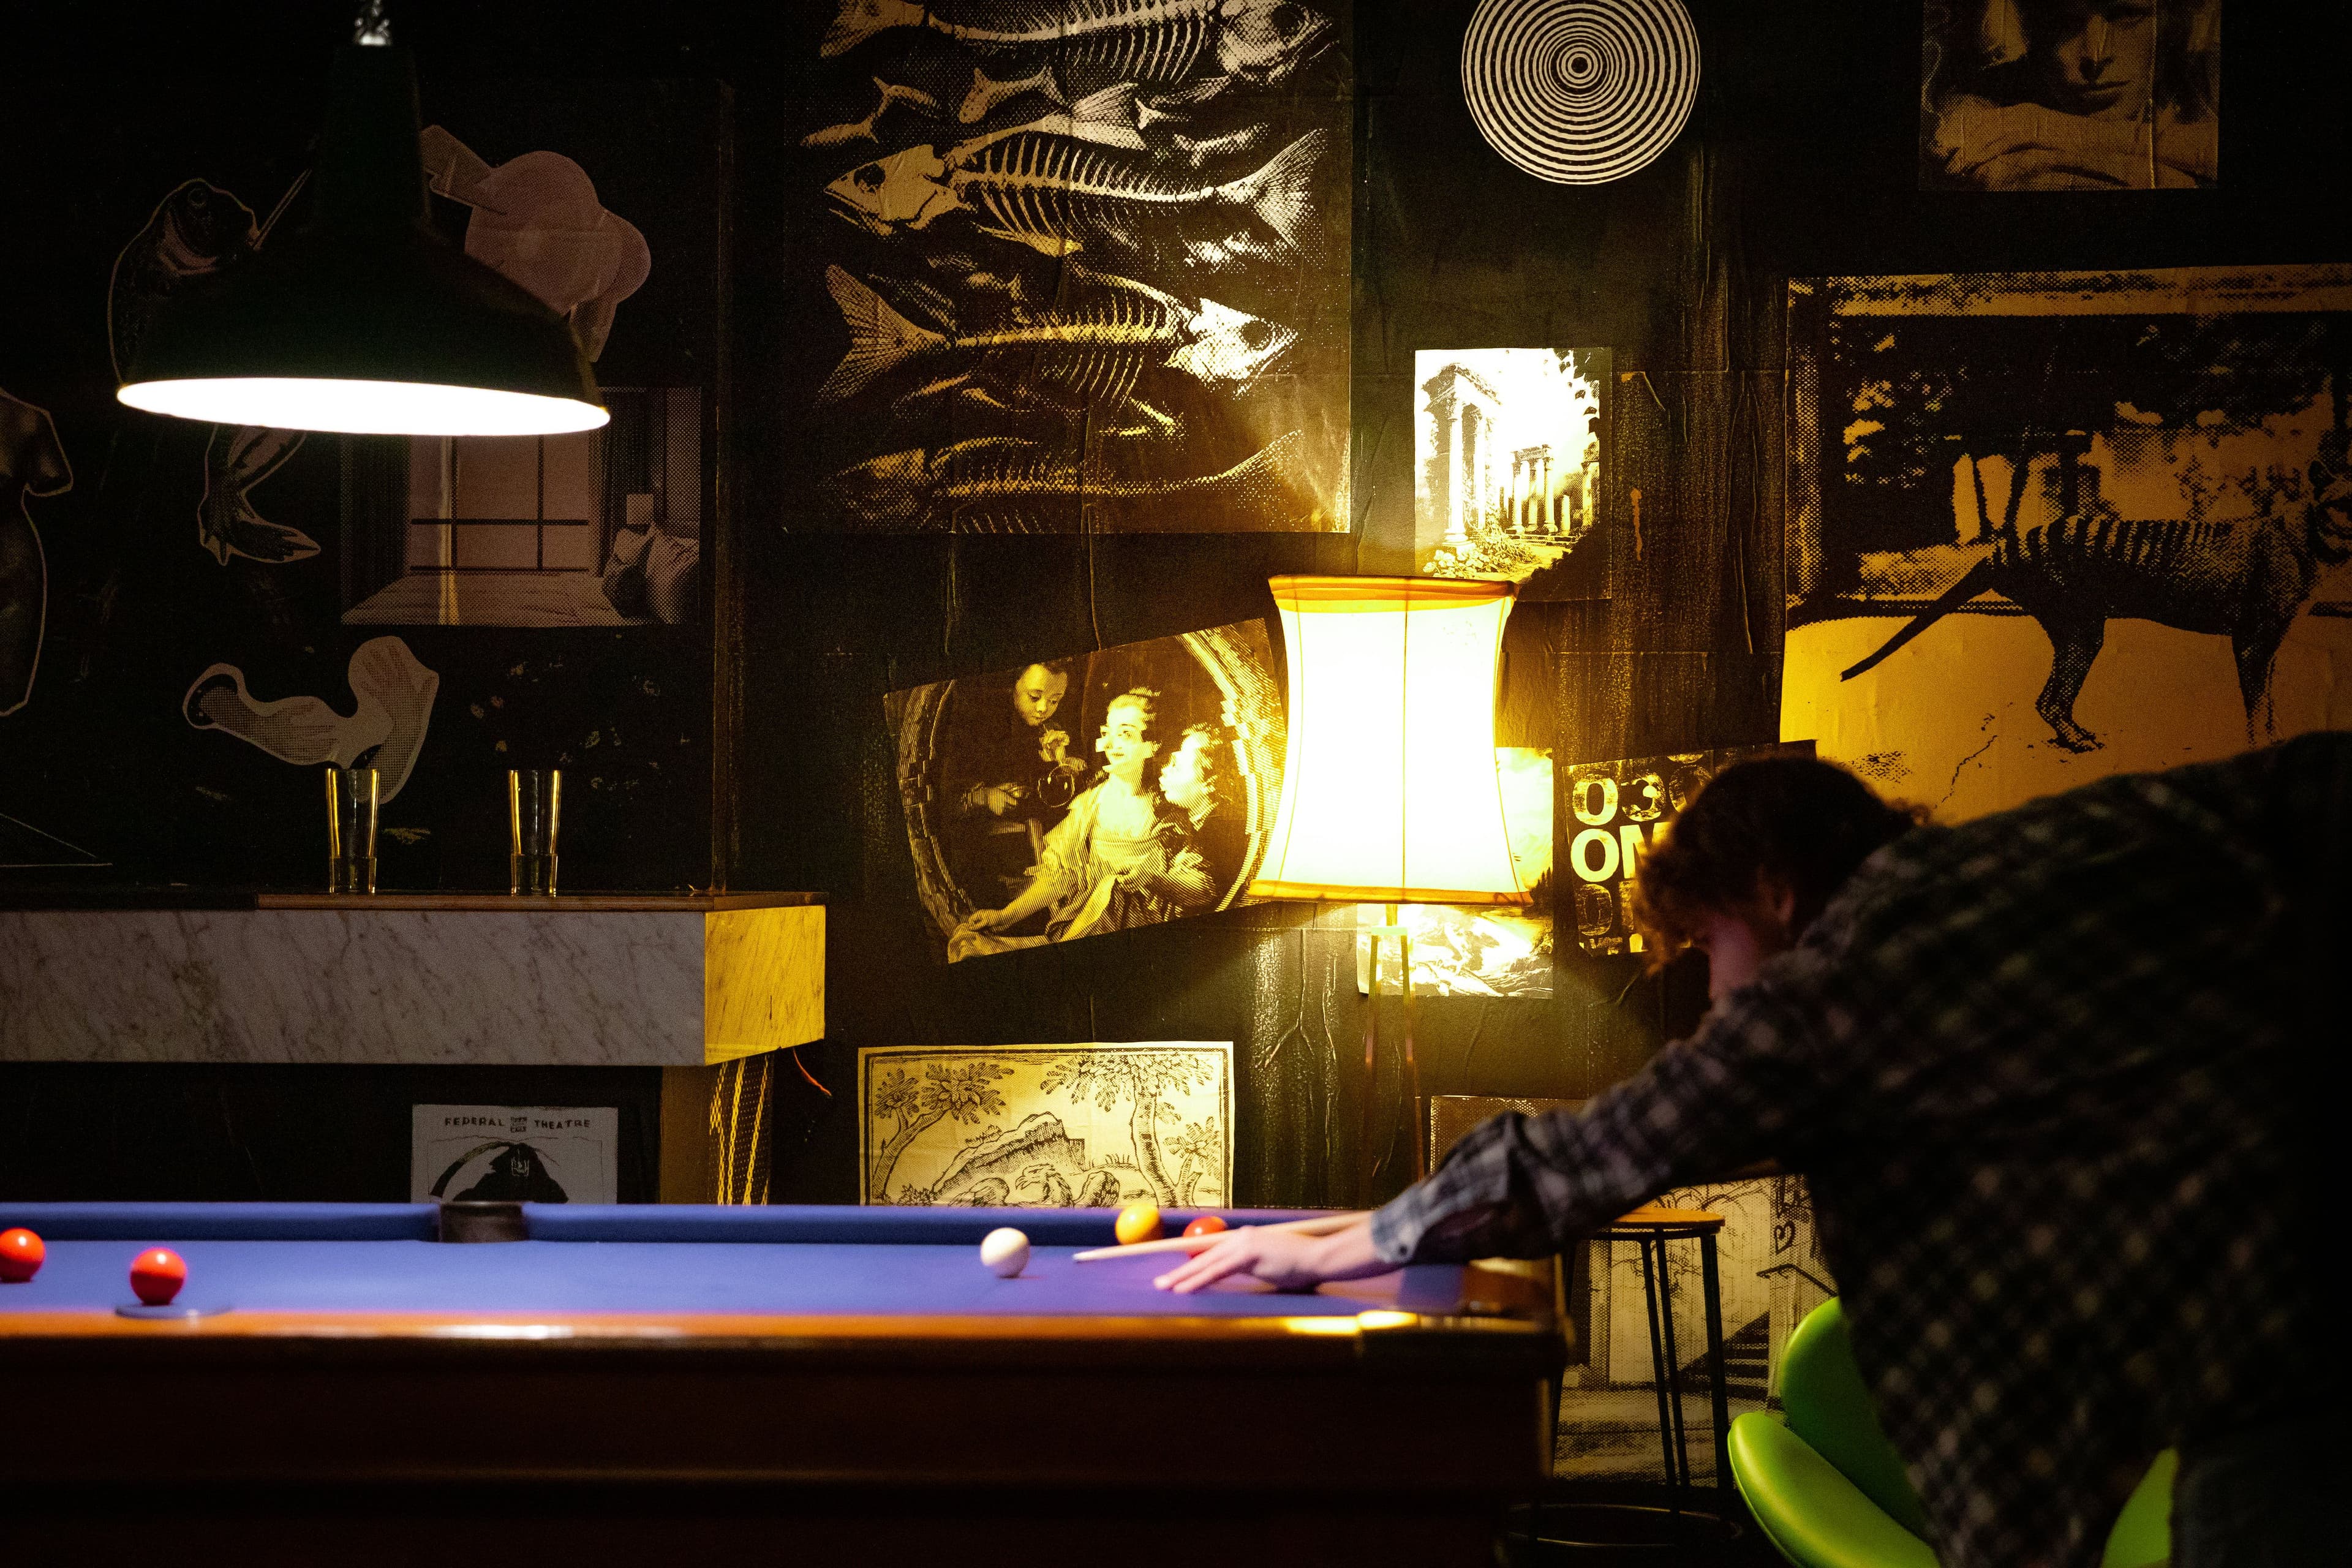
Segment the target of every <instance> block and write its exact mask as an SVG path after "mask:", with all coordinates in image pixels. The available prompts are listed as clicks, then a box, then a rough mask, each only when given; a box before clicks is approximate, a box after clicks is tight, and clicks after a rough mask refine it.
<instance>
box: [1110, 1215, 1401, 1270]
mask: <svg viewBox="0 0 2352 1568" xmlns="http://www.w3.org/2000/svg"><path fill="white" fill-rule="evenodd" d="M1371 1212H1372V1211H1371V1210H1370V1209H1356V1210H1353V1211H1351V1212H1349V1213H1348V1214H1319V1215H1315V1216H1314V1217H1313V1218H1312V1219H1286V1220H1281V1221H1278V1222H1276V1224H1273V1225H1238V1226H1234V1227H1233V1228H1232V1229H1231V1230H1213V1231H1208V1232H1206V1233H1204V1234H1202V1235H1200V1236H1163V1237H1160V1238H1159V1239H1158V1240H1156V1241H1131V1242H1129V1243H1128V1244H1127V1245H1126V1246H1124V1247H1092V1248H1089V1249H1088V1250H1087V1251H1085V1252H1078V1253H1073V1254H1072V1255H1071V1257H1070V1261H1071V1262H1073V1263H1093V1262H1095V1261H1097V1259H1100V1258H1140V1257H1142V1256H1143V1255H1144V1254H1145V1253H1147V1252H1202V1251H1206V1250H1207V1249H1208V1247H1210V1245H1211V1244H1212V1243H1213V1242H1214V1241H1215V1240H1216V1239H1217V1237H1221V1236H1239V1235H1240V1234H1241V1233H1242V1232H1243V1231H1245V1230H1288V1231H1296V1232H1297V1233H1298V1234H1299V1235H1301V1236H1328V1235H1330V1234H1331V1233H1332V1232H1333V1231H1335V1230H1345V1229H1347V1228H1348V1227H1349V1226H1351V1225H1353V1224H1355V1223H1356V1222H1357V1221H1358V1220H1360V1219H1363V1218H1365V1217H1366V1216H1368V1215H1370V1213H1371Z"/></svg>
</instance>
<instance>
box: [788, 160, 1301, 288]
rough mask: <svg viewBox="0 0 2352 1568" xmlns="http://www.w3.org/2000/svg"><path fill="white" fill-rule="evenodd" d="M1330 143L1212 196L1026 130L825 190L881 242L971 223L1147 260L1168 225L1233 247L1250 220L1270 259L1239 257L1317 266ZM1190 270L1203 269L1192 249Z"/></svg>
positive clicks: (1045, 248)
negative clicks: (1323, 171)
mask: <svg viewBox="0 0 2352 1568" xmlns="http://www.w3.org/2000/svg"><path fill="white" fill-rule="evenodd" d="M1323 142H1324V133H1323V132H1320V131H1310V132H1307V134H1306V135H1304V136H1301V137H1300V138H1298V140H1297V141H1296V142H1292V143H1291V144H1290V145H1289V146H1287V147H1286V148H1284V149H1283V150H1282V151H1281V152H1280V153H1276V154H1275V156H1274V157H1272V158H1271V159H1269V160H1267V162H1266V163H1265V167H1264V168H1261V169H1259V170H1258V171H1257V172H1256V173H1255V174H1246V175H1244V176H1243V177H1241V178H1239V179H1235V180H1228V181H1225V182H1223V183H1222V184H1182V183H1180V181H1179V180H1177V179H1176V178H1174V177H1171V175H1170V174H1167V173H1166V172H1164V171H1162V170H1160V169H1158V168H1156V167H1154V166H1153V164H1152V163H1150V161H1149V160H1148V159H1144V158H1139V157H1131V156H1127V155H1123V154H1121V153H1117V152H1114V151H1112V150H1110V149H1108V148H1105V147H1100V146H1097V145H1095V144H1094V143H1092V142H1087V141H1083V140H1079V139H1077V138H1075V137H1070V136H1055V135H1045V134H1040V133H1037V132H1032V131H1030V130H1028V129H1026V128H1023V129H1019V130H1015V131H1012V132H1003V133H1001V134H999V135H994V136H986V137H982V138H981V139H979V140H978V141H976V142H971V143H968V144H966V146H964V147H961V148H954V149H950V152H949V153H948V154H947V155H946V156H944V157H943V156H941V155H940V153H936V152H934V151H933V150H932V149H931V148H929V147H912V148H909V149H908V150H907V151H905V152H903V153H893V154H892V155H891V156H889V157H887V158H877V159H876V160H875V161H874V162H872V163H865V164H861V165H860V166H858V167H857V168H856V169H853V170H851V171H850V172H849V173H848V174H844V175H843V176H842V177H841V178H839V179H837V180H835V181H834V182H833V183H832V184H829V185H827V186H826V187H825V194H826V195H828V196H830V197H832V198H833V200H834V203H835V209H836V210H837V211H838V212H839V213H840V214H841V216H844V217H845V218H847V219H848V220H849V221H851V222H853V223H856V224H858V225H860V226H864V227H866V228H868V229H871V230H873V231H874V232H875V233H877V234H879V235H884V236H889V235H895V234H898V233H901V232H905V231H908V230H919V229H924V228H928V227H929V226H930V225H931V224H933V223H935V222H937V221H938V220H939V219H940V218H941V217H944V216H948V215H950V214H951V213H959V212H960V213H965V214H968V215H970V216H972V217H973V218H974V219H976V220H977V221H978V222H979V225H980V227H981V229H982V232H984V233H987V234H992V235H995V236H997V237H1000V238H1003V239H1010V240H1013V241H1016V242H1018V243H1020V244H1022V245H1025V246H1028V247H1032V248H1034V249H1035V250H1038V251H1040V252H1042V253H1043V254H1045V255H1047V256H1053V257H1061V256H1066V255H1067V254H1068V253H1069V252H1071V251H1074V250H1082V249H1086V248H1088V247H1097V248H1107V249H1110V250H1114V251H1118V252H1125V253H1129V254H1139V253H1143V252H1145V251H1147V250H1148V249H1149V247H1150V240H1151V239H1153V238H1156V237H1159V236H1160V235H1162V234H1164V233H1165V232H1166V230H1167V228H1168V227H1169V226H1171V224H1173V225H1187V224H1189V225H1190V226H1193V227H1195V228H1197V227H1198V226H1201V225H1202V224H1204V223H1211V222H1213V224H1214V228H1213V231H1212V232H1213V233H1216V234H1219V235H1223V236H1231V235H1234V233H1235V232H1236V231H1237V229H1244V228H1246V227H1247V226H1248V222H1249V220H1253V219H1254V220H1255V221H1256V222H1257V223H1259V224H1262V225H1263V226H1265V228H1266V229H1268V230H1270V231H1271V232H1272V234H1273V235H1274V237H1275V240H1276V246H1275V247H1265V246H1264V245H1263V244H1262V243H1259V242H1255V241H1252V242H1248V243H1238V244H1234V245H1231V246H1229V247H1226V248H1227V249H1229V250H1231V251H1232V252H1234V253H1236V254H1242V255H1247V254H1252V253H1255V254H1258V255H1260V256H1263V257H1264V258H1266V259H1269V260H1285V261H1287V260H1293V259H1296V258H1299V257H1301V256H1312V255H1314V254H1316V253H1317V252H1318V250H1319V249H1320V247H1321V234H1320V230H1319V227H1318V224H1317V221H1316V213H1315V190H1314V180H1315V174H1316V170H1317V167H1318V164H1319V163H1320V162H1321V159H1322V156H1323ZM1185 248H1186V250H1187V251H1188V252H1191V253H1192V260H1193V261H1194V263H1195V264H1196V265H1197V264H1200V263H1202V261H1204V260H1205V259H1207V257H1206V254H1205V253H1204V252H1203V251H1202V248H1201V247H1199V245H1198V244H1197V242H1195V241H1194V240H1192V239H1191V238H1187V240H1186V241H1185Z"/></svg>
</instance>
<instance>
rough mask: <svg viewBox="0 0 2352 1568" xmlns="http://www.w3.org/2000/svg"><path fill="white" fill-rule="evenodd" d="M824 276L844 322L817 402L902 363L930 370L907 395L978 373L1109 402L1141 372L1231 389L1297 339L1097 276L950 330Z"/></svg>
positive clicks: (1232, 313)
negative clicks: (986, 325) (976, 326)
mask: <svg viewBox="0 0 2352 1568" xmlns="http://www.w3.org/2000/svg"><path fill="white" fill-rule="evenodd" d="M1089 280H1090V281H1091V279H1089ZM824 281H825V287H826V289H829V290H831V292H832V294H833V298H834V302H835V304H837V305H839V306H840V307H841V315H842V320H843V321H845V322H846V323H847V324H848V327H849V338H850V345H849V353H847V354H845V355H844V356H843V358H842V361H841V363H840V364H838V365H836V366H835V368H834V372H833V374H831V375H830V376H828V377H826V378H825V383H824V386H822V387H821V388H819V389H818V391H817V397H818V399H819V400H820V401H824V400H829V399H834V398H841V397H848V396H851V395H855V394H856V393H857V392H859V391H860V390H862V389H864V388H865V387H866V386H867V385H868V384H871V383H872V382H873V381H875V380H876V379H877V377H880V376H883V375H887V374H891V373H893V372H896V371H898V370H901V369H909V368H911V369H913V370H916V371H918V372H920V373H923V374H929V375H931V376H933V377H934V378H935V379H933V380H932V381H931V382H930V383H929V384H928V385H926V386H924V387H922V388H920V389H919V390H918V391H917V392H916V393H913V394H910V395H912V396H922V395H929V394H937V393H940V392H943V391H949V390H952V389H954V388H956V387H957V386H959V385H961V384H967V383H968V382H969V381H970V380H971V378H973V377H978V378H981V379H982V380H985V381H987V382H990V383H992V384H993V385H994V387H995V388H996V389H997V390H998V391H1000V392H1002V393H1004V394H1006V395H1019V394H1021V393H1036V394H1042V395H1045V398H1046V400H1048V401H1051V402H1055V403H1057V404H1060V405H1064V406H1066V407H1080V408H1083V407H1086V406H1088V405H1105V406H1108V407H1112V408H1116V407H1118V406H1120V405H1126V404H1127V403H1129V400H1130V399H1131V398H1132V397H1133V395H1134V393H1135V389H1136V385H1137V383H1138V382H1139V380H1140V379H1141V377H1142V376H1143V375H1144V374H1145V373H1146V372H1147V371H1151V370H1159V371H1171V372H1175V373H1178V374H1182V375H1184V376H1186V377H1188V378H1190V379H1191V380H1192V382H1194V383H1196V384H1200V385H1202V386H1209V387H1213V388H1216V389H1218V390H1221V391H1224V392H1229V393H1231V392H1239V391H1240V390H1242V389H1243V388H1244V387H1246V386H1247V385H1249V384H1250V383H1251V382H1253V381H1255V379H1256V378H1257V377H1258V376H1259V375H1260V374H1263V373H1264V372H1265V369H1266V367H1267V366H1268V365H1269V364H1271V363H1273V362H1274V361H1275V360H1276V359H1278V358H1279V357H1280V356H1281V355H1282V354H1283V353H1285V352H1286V351H1287V350H1288V349H1289V347H1290V346H1291V344H1292V343H1294V342H1297V337H1298V334H1297V333H1296V332H1294V331H1291V330H1290V329H1289V328H1287V327H1283V326H1277V325H1276V323H1274V322H1272V321H1265V320H1262V319H1260V318H1259V317H1256V316H1253V315H1249V314H1248V313H1246V312H1244V311H1241V310H1234V309H1232V308H1231V307H1230V306H1226V305H1221V304H1219V303H1217V301H1215V300H1202V301H1201V302H1200V303H1199V305H1197V306H1193V305H1187V304H1186V303H1184V301H1183V300H1179V299H1177V298H1176V297H1175V296H1173V295H1171V294H1163V293H1161V292H1160V290H1159V289H1152V288H1149V287H1147V286H1145V285H1143V284H1140V283H1135V282H1131V281H1129V280H1128V279H1116V280H1106V283H1107V284H1108V285H1109V286H1106V287H1102V288H1098V289H1093V290H1091V291H1090V297H1088V298H1087V299H1084V300H1080V301H1078V302H1076V303H1074V304H1072V305H1069V306H1065V307H1059V308H1056V309H1053V310H1035V311H1029V312H1024V313H1023V314H1021V315H1019V316H1017V317H1015V318H1013V320H1012V321H1008V322H1006V323H1005V324H1003V325H1000V326H996V327H992V328H990V329H987V330H985V331H968V332H957V333H948V332H939V331H931V330H930V329H929V328H927V327H922V326H919V325H918V324H916V323H915V322H914V321H909V320H908V319H907V318H906V317H905V316H903V315H901V314H900V313H899V312H898V311H897V310H892V309H891V308H890V304H889V302H888V301H887V300H884V299H883V298H882V297H881V296H880V295H879V294H877V293H876V292H875V291H874V290H873V289H869V288H867V287H866V285H865V284H863V283H861V282H859V281H858V280H857V279H855V278H853V277H851V276H850V275H849V274H848V273H847V272H845V271H844V270H842V269H841V268H838V267H828V268H825V274H824Z"/></svg>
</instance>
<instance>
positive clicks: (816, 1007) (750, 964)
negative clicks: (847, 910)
mask: <svg viewBox="0 0 2352 1568" xmlns="http://www.w3.org/2000/svg"><path fill="white" fill-rule="evenodd" d="M702 942H703V953H702V1039H703V1061H704V1062H705V1063H706V1064H708V1063H711V1062H724V1061H733V1060H735V1059H736V1058H739V1057H750V1056H757V1055H759V1054H760V1053H761V1052H762V1051H774V1050H782V1049H783V1048H785V1047H788V1046H804V1045H806V1044H808V1043H809V1042H810V1041H812V1040H821V1039H823V1038H824V906H823V905H803V906H799V907H785V908H771V909H736V910H712V911H710V912H709V913H708V914H706V915H704V916H703V917H702Z"/></svg>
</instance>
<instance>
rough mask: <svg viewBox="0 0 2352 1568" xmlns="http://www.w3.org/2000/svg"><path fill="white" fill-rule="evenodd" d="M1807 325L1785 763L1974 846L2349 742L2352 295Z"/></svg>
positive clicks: (2015, 287) (2001, 284)
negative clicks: (2115, 776)
mask: <svg viewBox="0 0 2352 1568" xmlns="http://www.w3.org/2000/svg"><path fill="white" fill-rule="evenodd" d="M1790 303H1791V310H1790V333H1791V337H1790V380H1791V388H1790V402H1791V410H1792V412H1791V419H1790V475H1789V492H1790V493H1789V513H1788V561H1789V594H1788V616H1789V622H1788V640H1787V651H1786V660H1785V668H1784V673H1783V687H1782V697H1781V709H1780V713H1781V720H1780V722H1781V732H1782V733H1783V734H1786V735H1810V736H1813V737H1816V738H1817V739H1818V741H1819V743H1820V747H1821V751H1822V754H1823V755H1825V756H1830V757H1834V758H1836V759H1837V760H1838V761H1840V762H1843V763H1847V764H1848V765H1849V766H1852V767H1853V768H1854V769H1855V770H1856V771H1857V772H1859V773H1862V774H1863V775H1864V777H1866V778H1868V779H1869V780H1870V781H1871V782H1872V783H1873V784H1876V785H1878V786H1879V787H1880V788H1882V789H1883V790H1885V791H1886V792H1887V793H1889V794H1892V795H1896V796H1899V797H1902V798H1906V799H1908V800H1911V801H1914V802H1916V803H1918V804H1921V805H1927V806H1930V807H1932V808H1934V809H1935V810H1936V811H1937V814H1938V815H1939V816H1943V817H1945V818H1946V819H1948V820H1956V819H1960V818H1966V817H1969V816H1977V815H1979V814H1981V813H1984V812H1988V811H1993V810H1998V809H2000V808H2001V807H2003V806H2008V805H2016V804H2018V803H2020V802H2022V801H2025V800H2028V799H2031V798H2032V797H2034V796H2036V795H2047V794H2051V793H2053V792H2055V791H2058V790H2063V789H2066V788H2068V787H2070V786H2072V785H2074V784H2083V783H2086V782H2088V781H2089V780H2091V779H2095V778H2098V777H2101V776H2103V775H2105V774H2108V773H2129V772H2139V771H2145V770H2149V769H2158V768H2165V767H2170V766H2174V765H2177V764H2179V763H2189V762H2197V761H2200V760H2207V759H2212V758H2219V757H2224V756H2228V755H2231V754H2232V753H2234V752H2240V751H2243V750H2245V749H2247V748H2249V747H2251V746H2260V745H2265V744H2268V743H2270V742H2273V741H2277V740H2284V739H2285V738H2287V737H2289V736H2292V735H2296V734H2300V733H2302V732H2304V731H2309V730H2315V729H2339V728H2343V727H2345V726H2347V724H2352V571H2347V563H2352V465H2348V464H2347V447H2352V268H2346V267H2340V266H2339V267H2309V268H2182V269H2176V270H2169V271H2158V272H2137V273H2044V274H2033V275H2026V276H2005V275H1985V276H1959V277H1924V278H1847V279H1814V280H1803V279H1800V280H1798V281H1797V282H1795V283H1792V284H1791V285H1790Z"/></svg>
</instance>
